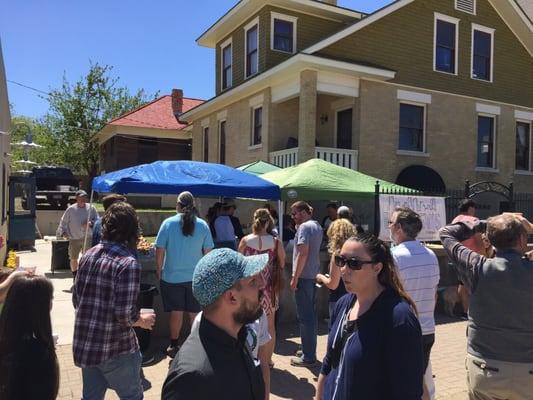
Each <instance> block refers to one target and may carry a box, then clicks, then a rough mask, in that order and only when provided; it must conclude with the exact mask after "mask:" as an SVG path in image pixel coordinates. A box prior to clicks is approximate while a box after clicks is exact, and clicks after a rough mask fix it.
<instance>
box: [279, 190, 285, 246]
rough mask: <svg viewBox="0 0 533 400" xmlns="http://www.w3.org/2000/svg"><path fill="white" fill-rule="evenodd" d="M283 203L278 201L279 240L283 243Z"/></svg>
mask: <svg viewBox="0 0 533 400" xmlns="http://www.w3.org/2000/svg"><path fill="white" fill-rule="evenodd" d="M283 211H284V208H283V201H281V200H278V225H279V227H278V237H279V240H280V241H281V242H282V243H283Z"/></svg>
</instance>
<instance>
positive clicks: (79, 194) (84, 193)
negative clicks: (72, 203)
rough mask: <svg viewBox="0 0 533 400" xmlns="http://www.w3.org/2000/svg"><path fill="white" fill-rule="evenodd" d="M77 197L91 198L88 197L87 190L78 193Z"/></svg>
mask: <svg viewBox="0 0 533 400" xmlns="http://www.w3.org/2000/svg"><path fill="white" fill-rule="evenodd" d="M76 197H89V196H87V192H86V191H85V190H78V191H77V192H76Z"/></svg>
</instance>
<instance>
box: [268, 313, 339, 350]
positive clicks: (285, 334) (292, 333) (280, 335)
mask: <svg viewBox="0 0 533 400" xmlns="http://www.w3.org/2000/svg"><path fill="white" fill-rule="evenodd" d="M328 331H329V330H328V324H327V323H325V322H323V321H319V322H318V335H319V336H322V335H327V334H328ZM276 332H277V342H276V349H275V353H276V354H279V355H282V356H294V355H295V354H296V352H297V351H298V350H300V347H301V346H300V345H299V344H297V343H295V342H294V341H293V340H288V339H294V338H299V337H300V329H299V327H298V324H297V323H283V324H279V326H277V327H276Z"/></svg>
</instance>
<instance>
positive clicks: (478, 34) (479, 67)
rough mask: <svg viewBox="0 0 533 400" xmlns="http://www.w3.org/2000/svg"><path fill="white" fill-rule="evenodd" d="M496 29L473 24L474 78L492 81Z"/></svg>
mask: <svg viewBox="0 0 533 400" xmlns="http://www.w3.org/2000/svg"><path fill="white" fill-rule="evenodd" d="M493 69H494V29H492V28H487V27H484V26H481V25H476V24H472V79H477V80H482V81H488V82H492V80H493V75H494V70H493Z"/></svg>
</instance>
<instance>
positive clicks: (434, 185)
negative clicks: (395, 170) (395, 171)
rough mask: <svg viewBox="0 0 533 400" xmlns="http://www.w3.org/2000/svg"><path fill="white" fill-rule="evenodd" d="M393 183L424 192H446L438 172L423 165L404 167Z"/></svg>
mask: <svg viewBox="0 0 533 400" xmlns="http://www.w3.org/2000/svg"><path fill="white" fill-rule="evenodd" d="M395 183H396V184H398V185H401V186H406V187H408V188H412V189H416V190H420V191H421V192H424V193H445V192H446V185H445V184H444V180H443V179H442V177H441V176H440V175H439V173H438V172H437V171H435V170H434V169H432V168H429V167H426V166H424V165H411V166H409V167H407V168H404V169H403V170H402V172H400V173H399V175H398V177H397V178H396V182H395Z"/></svg>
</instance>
